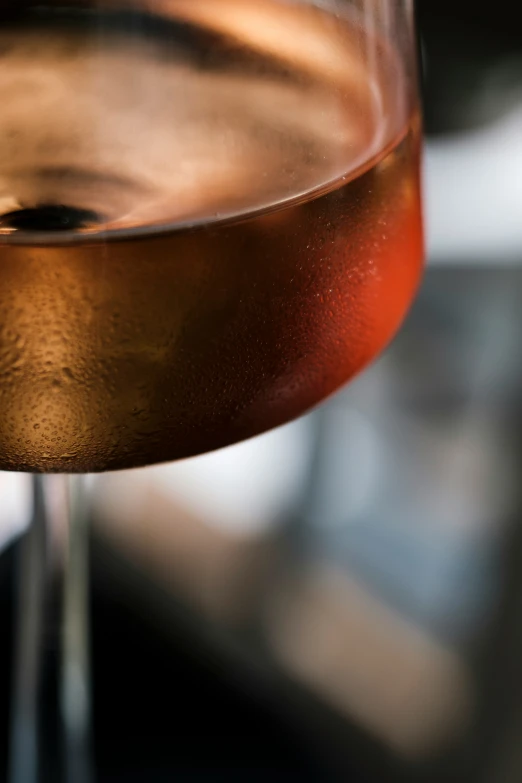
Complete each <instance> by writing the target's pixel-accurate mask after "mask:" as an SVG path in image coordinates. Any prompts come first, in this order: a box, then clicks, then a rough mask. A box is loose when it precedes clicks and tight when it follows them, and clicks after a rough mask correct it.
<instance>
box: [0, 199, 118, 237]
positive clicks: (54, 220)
mask: <svg viewBox="0 0 522 783" xmlns="http://www.w3.org/2000/svg"><path fill="white" fill-rule="evenodd" d="M101 222H103V218H102V216H101V215H99V214H98V213H97V212H93V211H92V210H89V209H77V208H75V207H66V206H64V205H63V204H42V205H41V206H40V207H31V208H30V209H17V210H14V211H13V212H8V213H7V214H5V215H1V216H0V228H11V229H13V230H14V231H42V232H45V231H76V230H78V229H80V228H89V226H92V225H96V224H98V223H101Z"/></svg>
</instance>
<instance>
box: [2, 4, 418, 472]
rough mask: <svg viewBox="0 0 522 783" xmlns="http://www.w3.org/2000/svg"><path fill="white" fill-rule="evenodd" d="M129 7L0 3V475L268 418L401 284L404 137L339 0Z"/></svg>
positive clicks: (210, 439)
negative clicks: (2, 471)
mask: <svg viewBox="0 0 522 783" xmlns="http://www.w3.org/2000/svg"><path fill="white" fill-rule="evenodd" d="M21 8H23V11H22V12H21V11H20V9H21ZM147 8H148V12H147V14H145V13H138V12H137V11H136V12H133V11H132V10H129V4H126V6H125V7H123V6H121V5H120V4H119V3H118V2H112V3H106V4H105V10H103V11H101V10H98V11H97V12H94V11H93V10H92V8H90V9H89V8H87V7H86V6H85V5H84V4H82V3H81V2H63V3H57V4H53V3H47V4H46V3H43V2H42V3H34V4H32V3H27V2H24V3H19V4H16V3H13V4H7V6H6V7H5V8H4V6H2V8H1V9H0V105H1V106H2V110H1V111H0V468H1V469H10V470H27V471H97V470H107V469H116V468H124V467H130V466H137V465H142V464H148V463H153V462H157V461H162V460H170V459H176V458H179V457H185V456H188V455H192V454H197V453H200V452H204V451H207V450H210V449H214V448H217V447H220V446H223V445H226V444H229V443H232V442H234V441H237V440H240V439H242V438H246V437H249V436H251V435H254V434H256V433H259V432H262V431H263V430H266V429H268V428H270V427H273V426H275V425H278V424H280V423H282V422H285V421H287V420H289V419H291V418H292V417H295V416H297V415H299V414H301V413H302V412H303V411H305V410H306V409H308V408H310V407H311V406H313V405H314V404H316V403H317V402H319V401H320V400H321V399H322V398H324V397H325V396H326V395H328V394H330V393H331V392H333V391H334V390H335V389H336V388H337V387H339V385H341V384H342V383H343V382H345V381H346V380H347V379H349V378H350V377H351V376H352V375H353V374H354V373H356V372H357V371H358V370H360V369H361V368H362V367H363V366H364V365H365V364H366V363H367V362H368V361H370V360H371V359H372V358H373V357H374V356H375V355H376V354H377V352H378V351H379V350H380V349H381V348H382V347H383V346H384V345H385V343H386V342H387V341H388V340H389V339H390V337H391V336H392V334H393V333H394V331H395V330H396V328H397V326H398V325H399V323H400V321H401V318H402V317H403V314H404V312H405V310H406V308H407V305H408V304H409V302H410V300H411V297H412V294H413V291H414V289H415V287H416V284H417V282H418V278H419V273H420V266H421V258H422V232H421V220H420V208H419V185H418V179H417V171H418V119H417V117H416V115H415V113H414V112H413V111H412V104H413V100H412V101H411V102H410V101H409V99H408V95H410V93H411V88H410V87H409V86H408V85H406V84H405V79H406V76H405V74H404V72H403V70H402V66H401V63H400V60H399V58H398V56H396V54H395V53H394V51H393V49H392V48H391V47H390V46H389V45H387V44H386V43H385V42H384V41H380V40H379V39H378V35H379V33H378V31H372V33H371V35H372V36H373V39H372V40H373V46H371V47H368V44H367V41H368V31H366V36H363V35H362V33H361V31H362V29H363V28H362V25H363V24H365V22H364V18H363V17H360V18H359V16H358V15H357V13H356V12H355V11H354V12H353V15H349V14H348V13H346V14H344V15H340V13H339V4H338V3H335V2H334V1H333V0H332V2H331V3H328V2H326V1H324V2H322V3H317V4H312V3H306V2H298V1H297V0H295V1H294V2H283V1H282V0H281V1H280V0H224V1H223V2H219V3H216V2H215V1H214V0H163V2H161V0H151V2H149V3H148V5H147ZM363 42H364V43H363Z"/></svg>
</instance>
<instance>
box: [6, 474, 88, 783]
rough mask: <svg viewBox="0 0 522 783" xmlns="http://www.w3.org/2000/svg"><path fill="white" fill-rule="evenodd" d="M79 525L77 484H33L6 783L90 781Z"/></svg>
mask: <svg viewBox="0 0 522 783" xmlns="http://www.w3.org/2000/svg"><path fill="white" fill-rule="evenodd" d="M87 521H88V510H87V507H86V503H85V497H84V488H83V479H82V477H78V476H38V475H35V476H33V514H32V521H31V525H30V527H29V529H28V531H27V533H26V534H25V536H24V538H23V539H22V541H21V552H20V567H19V572H18V580H19V582H18V596H17V611H16V615H15V617H16V620H15V622H16V624H17V629H16V638H15V655H14V668H15V671H14V678H13V700H12V719H11V758H10V773H9V783H45V781H47V780H49V779H52V780H53V781H54V780H63V781H64V783H90V781H91V756H90V687H89V686H90V673H89V612H88V588H89V558H88V528H87ZM53 669H54V671H53ZM49 684H51V685H56V687H57V689H58V690H57V691H56V690H55V691H54V693H51V692H50V690H49V687H48V686H49ZM58 716H59V717H58ZM57 718H58V720H57ZM53 726H54V727H56V728H57V731H53Z"/></svg>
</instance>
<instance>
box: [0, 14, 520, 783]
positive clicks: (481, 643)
mask: <svg viewBox="0 0 522 783" xmlns="http://www.w3.org/2000/svg"><path fill="white" fill-rule="evenodd" d="M516 11H517V7H516V4H514V3H510V2H507V0H498V2H497V3H495V4H494V5H492V4H490V3H481V2H476V0H475V1H474V2H471V1H470V0H459V2H458V3H455V2H454V1H453V0H418V2H417V23H418V28H419V37H420V42H421V46H420V48H421V56H422V64H423V99H424V111H425V126H426V151H425V199H426V218H427V229H428V269H427V273H426V276H425V279H424V283H423V286H422V290H421V292H420V295H419V297H418V299H417V302H416V304H415V306H414V308H413V310H412V312H411V314H410V316H409V317H408V320H407V322H406V324H405V325H404V327H403V329H402V331H401V333H400V335H399V336H398V338H397V339H396V341H395V342H394V343H393V345H392V346H391V347H390V348H389V349H388V351H387V352H386V353H385V355H384V356H383V357H382V358H381V359H380V360H379V361H378V362H376V363H375V364H374V365H373V367H371V368H370V370H368V371H367V372H365V373H364V374H363V375H362V376H361V377H360V378H359V379H358V380H356V381H355V382H354V383H353V384H351V385H350V386H349V387H348V388H347V389H346V390H344V391H342V392H341V393H339V394H338V395H337V396H336V397H335V398H334V399H332V400H331V401H330V402H329V403H328V404H327V405H325V406H324V407H322V408H321V409H320V410H318V411H316V412H314V413H313V414H311V415H309V416H307V417H305V418H304V419H302V420H300V421H298V422H296V423H293V424H291V425H289V426H287V427H284V428H282V429H280V430H278V431H276V432H273V433H270V434H268V435H266V436H263V437H260V438H257V439H255V440H253V441H251V442H248V443H246V444H242V445H239V446H235V447H232V448H229V449H227V450H225V451H222V452H219V453H216V454H213V455H208V456H204V457H201V458H198V459H196V460H190V461H187V462H184V463H180V464H175V465H169V466H162V467H159V468H153V469H146V470H141V471H135V472H133V473H132V474H129V473H127V474H112V475H107V476H105V477H101V478H97V479H96V480H95V481H94V482H93V490H94V492H95V496H96V499H97V500H96V505H95V508H94V512H93V517H94V518H93V520H92V523H93V524H92V542H91V544H92V546H91V548H92V554H93V558H92V574H91V584H92V590H93V595H92V610H93V624H92V633H93V638H92V661H93V670H94V682H95V690H94V694H93V703H94V727H95V755H96V760H97V767H98V781H99V783H103V782H104V781H107V782H108V781H111V782H112V781H120V780H121V781H126V783H132V782H133V781H147V783H149V781H150V783H160V782H161V781H172V780H176V781H182V783H185V782H186V783H192V782H193V781H197V782H198V783H217V782H218V781H227V783H235V781H247V782H248V783H257V782H258V781H259V783H265V782H266V783H279V781H281V782H282V781H297V780H299V781H302V782H303V783H307V782H308V781H320V782H321V783H328V782H329V781H331V783H338V782H340V781H343V783H344V782H345V781H354V783H359V781H361V782H362V781H364V782H365V783H366V782H368V783H369V782H370V781H377V780H379V781H380V783H392V781H393V783H402V781H410V782H412V783H421V782H422V783H424V782H425V781H426V783H427V782H428V781H440V780H441V779H443V780H447V781H453V780H455V781H459V783H466V782H467V781H469V782H470V783H471V781H473V783H489V782H490V781H491V782H493V781H494V783H504V782H505V783H511V781H515V780H516V781H518V780H520V777H521V775H522V667H521V665H520V660H521V658H522V621H521V617H522V614H521V612H522V527H521V525H520V516H521V510H522V492H521V490H520V489H519V487H520V481H519V474H520V469H521V465H522V409H521V407H520V404H519V400H520V396H521V389H522V369H521V368H520V364H519V362H518V346H519V342H520V339H521V335H522V324H521V320H522V214H521V211H520V210H521V205H522V39H521V38H520V33H519V26H518V24H517V17H516ZM25 481H26V479H25V477H23V476H9V475H6V474H0V498H1V503H0V548H1V554H0V612H1V613H2V614H1V618H2V619H1V623H2V624H1V627H2V629H3V644H2V646H1V653H0V656H1V657H0V677H1V682H0V705H1V709H2V710H3V712H2V714H1V715H0V724H1V725H0V761H1V764H2V767H1V769H4V768H5V757H6V747H5V739H4V738H5V737H7V704H8V700H9V692H10V683H9V676H8V672H9V666H10V656H11V647H12V632H11V623H12V608H11V601H12V590H13V585H12V582H13V577H12V574H13V563H14V561H15V558H16V541H17V538H18V537H19V535H20V533H21V532H22V531H23V529H24V527H25V526H26V524H27V519H28V516H29V513H30V509H28V508H26V507H24V506H23V504H22V503H21V498H22V497H23V496H24V492H23V490H24V482H25ZM1 743H4V744H1ZM0 779H3V774H2V772H0Z"/></svg>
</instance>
